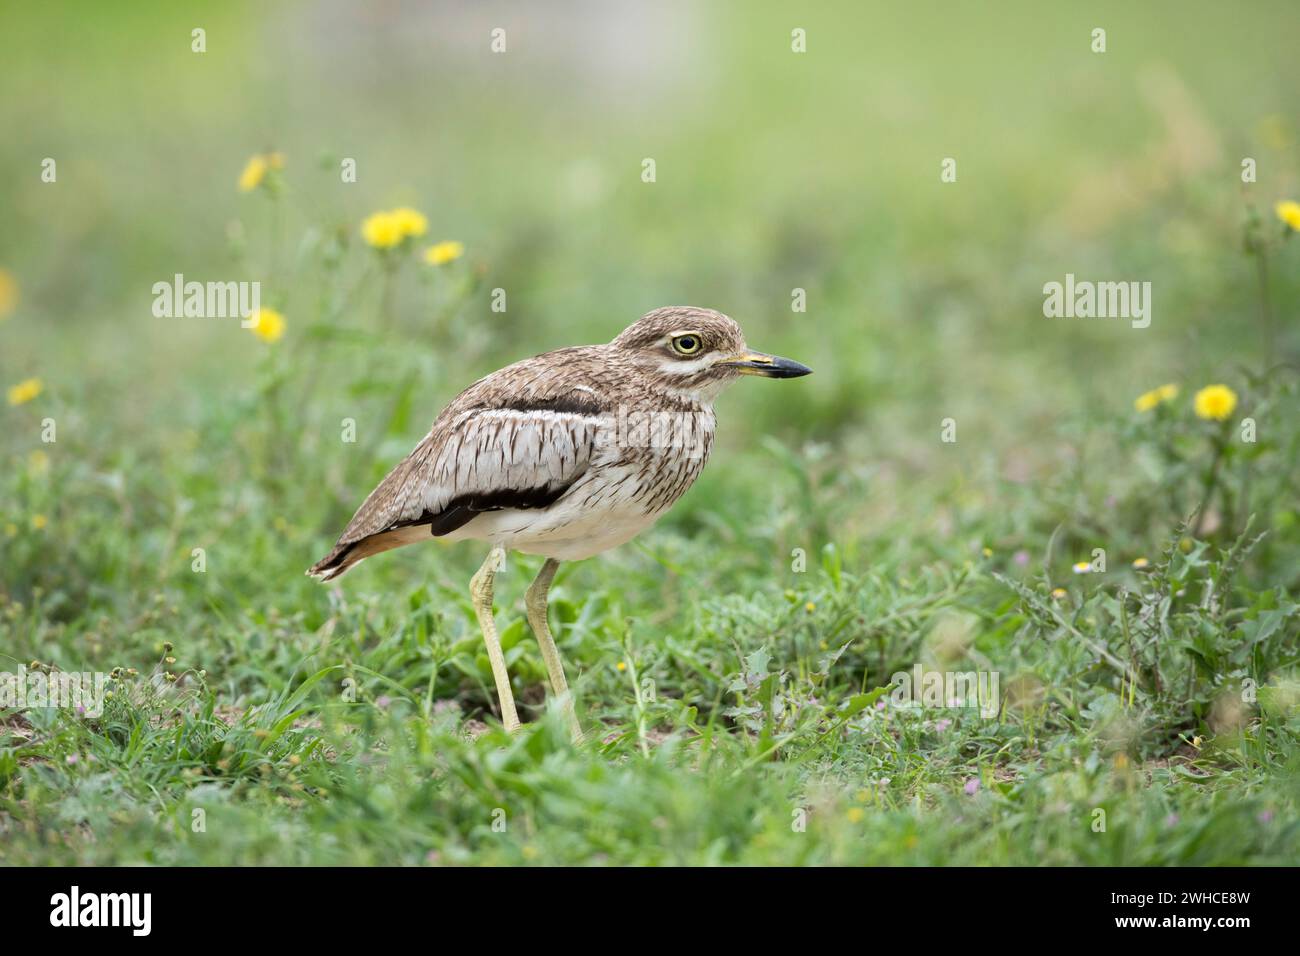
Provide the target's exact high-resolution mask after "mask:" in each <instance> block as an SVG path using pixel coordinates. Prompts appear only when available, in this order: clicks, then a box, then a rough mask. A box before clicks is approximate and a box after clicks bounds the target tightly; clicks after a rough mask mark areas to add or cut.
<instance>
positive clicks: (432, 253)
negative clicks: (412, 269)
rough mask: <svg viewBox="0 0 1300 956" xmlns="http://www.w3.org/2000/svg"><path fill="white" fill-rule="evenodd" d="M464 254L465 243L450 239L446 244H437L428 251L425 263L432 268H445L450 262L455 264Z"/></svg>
mask: <svg viewBox="0 0 1300 956" xmlns="http://www.w3.org/2000/svg"><path fill="white" fill-rule="evenodd" d="M464 254H465V243H463V242H456V241H455V240H454V239H448V240H446V241H444V242H438V243H435V244H433V245H432V246H430V247H429V248H428V249H426V250H425V252H424V261H425V262H427V263H429V265H431V266H444V265H446V264H447V263H448V262H455V261H456V260H457V259H459V258H460V257H461V256H463V255H464Z"/></svg>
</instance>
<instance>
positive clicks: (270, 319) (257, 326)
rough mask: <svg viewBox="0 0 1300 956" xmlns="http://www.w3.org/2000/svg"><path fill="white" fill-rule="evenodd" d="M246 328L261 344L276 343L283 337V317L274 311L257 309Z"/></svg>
mask: <svg viewBox="0 0 1300 956" xmlns="http://www.w3.org/2000/svg"><path fill="white" fill-rule="evenodd" d="M248 328H249V331H251V332H252V333H253V334H254V335H256V336H257V337H258V338H259V339H261V340H262V341H263V342H278V341H279V340H280V337H281V336H282V335H284V316H283V315H281V314H280V313H279V312H277V311H275V309H258V310H257V315H256V316H255V317H254V319H253V324H252V325H250V326H249V327H248Z"/></svg>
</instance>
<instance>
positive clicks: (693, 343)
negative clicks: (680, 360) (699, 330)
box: [673, 335, 700, 355]
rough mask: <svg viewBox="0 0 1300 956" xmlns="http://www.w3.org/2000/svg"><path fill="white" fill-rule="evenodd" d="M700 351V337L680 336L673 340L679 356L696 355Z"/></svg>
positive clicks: (675, 350) (674, 348)
mask: <svg viewBox="0 0 1300 956" xmlns="http://www.w3.org/2000/svg"><path fill="white" fill-rule="evenodd" d="M699 350H700V337H699V336H698V335H678V336H676V337H674V338H673V351H674V352H676V353H677V354H678V355H694V354H695V353H696V352H698V351H699Z"/></svg>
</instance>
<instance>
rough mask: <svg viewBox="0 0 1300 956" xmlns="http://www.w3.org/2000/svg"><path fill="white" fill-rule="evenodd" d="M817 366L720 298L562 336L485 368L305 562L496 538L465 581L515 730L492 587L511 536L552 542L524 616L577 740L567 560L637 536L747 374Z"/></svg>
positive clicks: (328, 574) (701, 458)
mask: <svg viewBox="0 0 1300 956" xmlns="http://www.w3.org/2000/svg"><path fill="white" fill-rule="evenodd" d="M811 371H812V369H809V368H807V367H805V366H803V365H800V364H799V363H798V362H793V361H791V360H790V359H785V358H778V357H776V356H774V355H765V354H764V353H762V352H751V351H750V350H749V349H748V348H747V347H746V345H745V338H744V335H743V334H742V333H741V331H740V326H739V325H737V324H736V323H735V322H734V321H733V320H732V319H730V318H728V317H727V316H725V315H723V314H722V313H720V312H714V311H712V310H711V309H697V308H691V307H686V306H673V307H669V308H664V309H656V310H655V311H653V312H650V313H647V314H646V315H644V316H642V317H641V318H640V319H639V320H637V321H636V322H634V323H632V325H630V326H628V327H627V328H626V329H624V330H623V332H622V334H621V335H619V336H618V337H617V338H616V339H614V341H612V342H610V343H609V344H607V345H586V346H580V347H578V348H567V349H557V350H556V351H554V352H547V353H545V354H544V355H538V356H536V357H534V358H530V359H524V360H523V361H522V362H516V363H515V364H514V365H509V366H507V367H506V368H503V369H501V370H500V371H497V372H493V373H492V374H491V375H488V376H487V377H485V378H481V379H479V380H478V381H477V382H475V383H474V384H473V385H471V386H470V387H469V388H467V389H465V391H463V392H461V393H460V394H459V395H458V396H456V398H455V399H454V400H453V401H452V402H451V404H450V405H448V406H447V407H446V408H444V409H443V410H442V414H440V415H439V416H438V418H437V420H435V421H434V423H433V427H432V428H431V429H429V434H427V435H425V436H424V439H423V440H422V441H421V442H420V443H419V444H418V445H416V446H415V450H414V451H412V452H411V454H409V455H408V456H407V457H406V459H405V460H404V461H402V463H401V464H399V465H398V466H397V467H396V468H394V469H393V470H392V471H391V472H390V473H389V475H388V477H386V478H385V479H384V480H383V481H381V482H380V483H379V486H378V487H377V488H375V490H374V491H372V492H371V493H370V496H369V497H368V498H366V500H365V502H364V503H362V505H361V507H360V508H359V509H357V513H356V514H355V515H353V516H352V520H351V521H350V522H348V526H347V528H345V529H344V531H343V534H342V535H341V536H340V537H339V540H338V543H337V544H335V545H334V549H333V550H332V551H330V553H329V554H327V555H326V556H325V557H324V558H322V559H321V560H320V561H318V562H317V563H316V564H314V565H313V566H312V567H311V569H310V570H308V572H307V573H308V574H309V575H312V576H314V577H317V578H321V579H323V580H326V581H329V580H333V579H334V578H336V577H338V576H339V575H340V574H343V573H344V572H345V571H347V570H348V569H349V568H351V567H352V566H354V565H355V564H356V563H357V562H359V561H361V560H363V559H365V558H368V557H370V556H371V555H372V554H379V553H380V552H381V551H389V550H391V549H393V548H398V547H401V546H402V545H404V544H414V543H415V542H417V541H426V540H429V539H432V538H442V539H444V540H447V541H460V540H462V539H465V538H474V539H478V540H484V541H490V542H491V543H492V549H491V551H490V552H489V553H488V556H487V560H485V561H484V562H483V566H482V567H480V568H479V569H478V572H477V573H476V574H475V575H474V577H473V578H472V579H471V580H470V595H471V597H472V599H473V603H474V611H475V613H476V614H477V616H478V622H479V627H480V628H481V629H482V631H483V640H484V642H485V643H486V644H487V653H488V659H489V660H490V661H491V663H492V676H493V678H494V679H495V681H496V687H497V697H498V699H499V702H500V705H501V720H502V723H504V725H505V727H506V729H507V730H515V729H516V728H518V726H519V715H518V713H517V712H516V710H515V701H514V696H513V695H512V694H511V692H510V676H509V674H507V672H506V663H505V658H504V657H503V656H502V653H501V642H500V639H499V638H498V636H497V629H496V622H495V621H494V619H493V617H492V585H493V578H494V577H495V575H496V572H497V571H499V570H501V569H502V568H503V567H504V566H505V555H506V551H507V550H508V549H512V548H513V549H514V550H516V551H522V552H524V553H526V554H538V555H543V556H545V558H546V562H545V563H544V564H543V565H542V570H541V572H540V573H539V574H538V575H537V579H536V580H535V581H534V582H533V583H532V585H531V586H530V587H529V588H528V593H527V597H526V598H525V602H524V603H525V608H526V610H527V614H528V623H529V624H530V625H531V626H532V629H533V633H534V634H536V635H537V642H538V644H540V645H541V650H542V657H543V658H544V659H545V661H546V670H547V673H548V674H549V676H550V682H551V689H552V690H553V691H554V692H555V695H556V696H557V697H558V698H560V700H561V702H562V706H563V707H564V709H565V712H566V714H567V719H568V721H569V725H570V728H571V730H572V732H573V736H574V738H575V739H576V740H580V739H581V737H582V731H581V729H580V728H579V725H578V721H577V717H576V715H575V714H574V711H573V702H572V700H571V699H570V698H569V692H568V684H567V682H566V681H565V679H564V667H563V665H562V664H561V663H560V655H559V651H558V650H557V649H556V647H555V641H554V639H553V638H552V637H551V632H550V629H549V627H548V626H547V621H546V617H547V615H546V610H547V606H546V596H547V592H548V591H549V590H550V587H551V581H552V580H553V579H554V578H555V570H556V568H557V567H559V563H560V561H578V560H581V559H582V558H589V557H591V556H592V555H594V554H599V553H600V552H602V551H607V550H609V549H610V548H613V547H617V546H618V545H620V544H623V543H624V542H626V541H629V540H631V539H632V538H633V537H635V536H636V535H637V534H639V533H640V532H642V531H644V530H645V529H646V528H648V527H650V525H652V524H654V522H655V521H656V520H657V519H658V518H659V516H660V515H662V514H663V513H664V512H665V511H667V510H668V508H670V507H671V506H672V504H673V502H675V501H676V500H677V499H678V498H680V497H681V496H682V494H683V492H685V491H686V489H687V488H689V487H690V486H691V483H692V482H694V481H695V479H696V478H697V477H699V474H700V471H701V470H702V469H703V468H704V463H705V462H706V461H707V460H708V457H709V451H710V449H711V448H712V446H713V432H714V427H715V425H716V419H715V418H714V415H713V400H714V399H715V398H716V397H717V395H718V393H719V392H720V391H721V390H722V388H723V387H724V386H726V385H728V384H730V383H731V382H733V381H735V380H736V379H737V378H739V377H740V376H741V375H762V376H765V377H767V378H796V377H798V376H800V375H807V374H809V372H811Z"/></svg>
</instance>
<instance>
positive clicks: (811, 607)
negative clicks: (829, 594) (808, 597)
mask: <svg viewBox="0 0 1300 956" xmlns="http://www.w3.org/2000/svg"><path fill="white" fill-rule="evenodd" d="M803 609H804V610H805V611H807V612H808V613H809V614H811V613H812V612H813V611H815V610H817V605H816V604H814V603H813V602H812V601H809V602H808V603H806V604H805V605H804V606H803Z"/></svg>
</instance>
